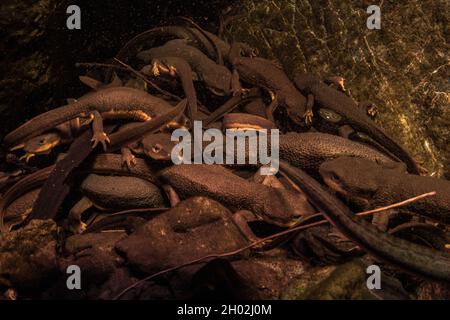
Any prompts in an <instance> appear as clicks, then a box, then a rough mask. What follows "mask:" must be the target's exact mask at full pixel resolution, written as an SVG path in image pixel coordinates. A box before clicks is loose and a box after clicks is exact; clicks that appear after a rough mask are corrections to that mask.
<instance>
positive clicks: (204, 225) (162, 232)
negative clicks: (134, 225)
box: [116, 197, 247, 274]
mask: <svg viewBox="0 0 450 320" xmlns="http://www.w3.org/2000/svg"><path fill="white" fill-rule="evenodd" d="M245 245H247V240H246V239H245V238H244V236H243V235H242V234H241V232H240V231H239V229H238V228H237V227H236V225H235V224H234V222H233V221H232V216H231V212H230V211H228V209H226V208H225V207H223V206H222V205H221V204H219V203H218V202H216V201H214V200H211V199H208V198H204V197H193V198H189V199H187V200H185V201H182V202H180V203H179V204H178V205H177V206H176V207H174V208H172V209H171V210H169V211H167V212H165V213H164V214H162V215H160V216H157V217H156V218H154V219H152V220H151V221H149V222H147V223H146V224H145V225H143V226H142V227H141V228H139V229H138V230H137V231H136V232H134V233H132V234H131V235H130V236H128V237H127V238H125V239H123V240H122V241H119V242H118V243H117V244H116V249H117V250H118V251H119V252H120V253H121V254H123V256H124V257H125V259H126V260H127V262H128V264H129V265H131V266H132V267H134V268H136V269H137V270H139V271H141V272H145V273H147V274H152V273H155V272H158V271H161V270H163V269H166V268H170V267H174V266H177V265H180V264H183V263H186V262H189V261H192V260H194V259H198V258H201V257H203V256H206V255H210V254H218V253H225V252H228V251H233V250H236V249H239V248H241V247H244V246H245Z"/></svg>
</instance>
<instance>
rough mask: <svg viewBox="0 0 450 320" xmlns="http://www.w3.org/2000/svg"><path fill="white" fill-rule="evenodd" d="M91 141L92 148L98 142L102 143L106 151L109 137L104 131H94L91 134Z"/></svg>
mask: <svg viewBox="0 0 450 320" xmlns="http://www.w3.org/2000/svg"><path fill="white" fill-rule="evenodd" d="M91 141H92V142H93V144H92V148H95V147H96V146H97V145H98V144H99V143H101V144H102V145H103V150H105V151H106V149H107V147H108V146H107V144H108V143H110V142H111V141H110V140H109V137H108V135H107V134H106V133H104V132H103V131H102V132H94V135H93V136H92V139H91Z"/></svg>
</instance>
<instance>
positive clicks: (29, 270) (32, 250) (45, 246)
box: [0, 220, 58, 290]
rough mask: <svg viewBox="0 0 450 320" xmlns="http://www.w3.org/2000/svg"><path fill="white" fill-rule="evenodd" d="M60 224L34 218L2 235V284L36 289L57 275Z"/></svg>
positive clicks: (0, 263) (0, 255) (0, 273)
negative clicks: (21, 226)
mask: <svg viewBox="0 0 450 320" xmlns="http://www.w3.org/2000/svg"><path fill="white" fill-rule="evenodd" d="M56 239H57V226H56V224H55V222H54V221H53V220H32V221H31V222H30V223H29V224H28V225H27V226H25V227H24V228H23V229H19V230H17V231H12V232H9V233H1V234H0V252H1V254H0V287H13V288H18V289H22V288H24V289H27V290H36V289H38V288H42V286H44V284H45V282H46V280H48V279H49V278H51V277H52V276H53V275H55V274H56V273H57V271H58V268H57V254H56V244H57V241H56Z"/></svg>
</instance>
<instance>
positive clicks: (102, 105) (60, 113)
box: [4, 87, 173, 149]
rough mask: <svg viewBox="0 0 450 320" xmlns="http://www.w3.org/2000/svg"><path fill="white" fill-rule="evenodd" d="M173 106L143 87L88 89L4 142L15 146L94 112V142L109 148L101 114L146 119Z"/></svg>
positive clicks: (13, 132)
mask: <svg viewBox="0 0 450 320" xmlns="http://www.w3.org/2000/svg"><path fill="white" fill-rule="evenodd" d="M171 108H173V107H172V106H171V105H170V104H169V103H167V102H166V101H164V100H162V99H160V98H157V97H154V96H152V95H150V94H148V93H146V92H144V91H141V90H137V89H132V88H127V87H114V88H107V89H103V90H99V91H96V92H92V93H88V94H86V95H85V96H83V97H81V98H80V99H78V100H77V101H76V102H74V103H71V104H68V105H65V106H63V107H60V108H56V109H53V110H50V111H47V112H45V113H42V114H40V115H38V116H36V117H34V118H33V119H31V120H29V121H27V122H26V123H24V124H23V125H21V126H20V127H19V128H17V129H15V130H14V131H12V132H11V133H9V134H8V135H7V136H6V137H5V139H4V143H5V145H6V146H9V147H11V146H15V145H18V144H20V143H23V142H24V141H26V140H27V139H30V138H33V137H35V136H37V135H39V134H41V133H42V132H44V131H47V130H50V129H53V128H54V127H55V126H57V125H59V124H61V123H64V122H66V121H69V120H71V119H74V118H77V117H79V116H82V115H86V114H92V115H93V118H94V120H93V130H94V134H93V138H92V141H93V143H94V145H93V146H94V147H95V146H96V145H97V144H98V143H102V144H103V147H104V149H106V147H107V142H109V138H108V136H107V135H106V134H105V133H104V132H103V120H102V117H105V118H131V119H134V120H137V121H146V120H149V119H151V118H154V117H155V116H157V115H161V114H163V113H164V112H166V111H168V110H170V109H171Z"/></svg>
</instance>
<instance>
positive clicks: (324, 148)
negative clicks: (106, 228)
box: [141, 114, 406, 176]
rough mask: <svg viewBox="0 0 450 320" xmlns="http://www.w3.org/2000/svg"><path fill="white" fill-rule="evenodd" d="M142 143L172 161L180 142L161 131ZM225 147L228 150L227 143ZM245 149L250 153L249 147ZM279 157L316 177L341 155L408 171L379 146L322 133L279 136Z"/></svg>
mask: <svg viewBox="0 0 450 320" xmlns="http://www.w3.org/2000/svg"><path fill="white" fill-rule="evenodd" d="M233 115H234V118H235V120H234V121H233V122H234V124H233V127H234V128H240V129H248V127H246V126H248V122H249V121H248V119H247V117H246V118H244V119H242V118H237V115H238V114H233ZM243 120H247V121H243ZM238 121H239V122H238ZM266 121H267V120H266ZM262 125H263V126H266V129H267V128H269V127H268V125H270V122H269V123H267V124H265V123H264V122H263V123H262ZM225 126H229V127H230V128H231V124H230V125H227V124H225ZM252 126H253V128H256V126H255V125H254V124H253V125H252ZM261 127H262V126H261ZM270 141H271V140H270V139H268V145H269V146H268V148H269V149H270ZM141 143H142V148H144V149H145V150H146V152H145V154H146V155H148V156H151V157H152V158H155V150H156V151H157V152H156V153H157V154H158V155H159V159H160V160H170V159H171V152H172V149H173V148H174V146H175V145H176V144H177V142H174V141H171V136H170V134H160V135H158V136H157V138H156V137H155V138H153V139H151V138H148V139H144V140H142V141H141ZM208 144H209V142H204V143H203V146H202V148H203V149H204V148H205V147H206V146H207V145H208ZM223 150H226V147H225V145H224V147H223ZM245 151H246V152H248V148H247V147H246V150H245ZM234 156H236V155H234ZM279 156H280V159H283V160H285V161H288V162H289V163H291V164H292V165H294V166H296V167H299V168H301V169H303V170H305V171H306V172H308V174H311V175H314V176H318V174H319V166H320V165H321V164H322V163H323V162H325V161H327V160H332V159H335V158H338V157H341V156H351V157H357V158H363V159H367V160H370V161H373V162H375V163H380V164H383V165H388V166H391V167H392V168H398V169H399V170H402V169H403V170H406V168H404V164H403V163H401V162H396V161H394V160H392V159H390V158H389V157H387V156H385V155H384V154H382V153H380V152H378V151H377V150H375V149H372V148H370V147H368V146H365V145H363V144H361V143H358V142H354V141H351V140H348V139H345V138H342V137H339V136H335V135H331V134H326V133H320V132H306V133H293V132H292V133H287V134H281V135H280V136H279ZM247 158H248V156H246V159H247Z"/></svg>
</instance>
